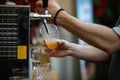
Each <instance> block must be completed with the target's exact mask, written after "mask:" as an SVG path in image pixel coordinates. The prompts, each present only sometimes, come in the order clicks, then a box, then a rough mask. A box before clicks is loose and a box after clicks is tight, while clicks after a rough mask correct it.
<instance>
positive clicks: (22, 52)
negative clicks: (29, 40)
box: [17, 45, 27, 59]
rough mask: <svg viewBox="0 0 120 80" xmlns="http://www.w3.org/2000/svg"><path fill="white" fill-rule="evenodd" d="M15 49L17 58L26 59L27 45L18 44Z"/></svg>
mask: <svg viewBox="0 0 120 80" xmlns="http://www.w3.org/2000/svg"><path fill="white" fill-rule="evenodd" d="M17 50H18V51H17V52H18V54H17V59H27V46H24V45H19V46H18V49H17Z"/></svg>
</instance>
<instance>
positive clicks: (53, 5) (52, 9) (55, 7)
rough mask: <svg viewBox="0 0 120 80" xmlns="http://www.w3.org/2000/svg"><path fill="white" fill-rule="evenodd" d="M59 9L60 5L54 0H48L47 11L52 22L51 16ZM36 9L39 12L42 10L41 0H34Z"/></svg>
mask: <svg viewBox="0 0 120 80" xmlns="http://www.w3.org/2000/svg"><path fill="white" fill-rule="evenodd" d="M59 9H60V6H59V5H58V4H57V3H56V2H55V1H54V0H48V12H49V14H51V15H52V18H51V20H50V21H51V22H53V18H54V16H55V14H56V12H57V11H58V10H59ZM36 10H37V12H38V13H39V14H42V13H43V12H44V8H43V3H42V0H38V1H37V2H36Z"/></svg>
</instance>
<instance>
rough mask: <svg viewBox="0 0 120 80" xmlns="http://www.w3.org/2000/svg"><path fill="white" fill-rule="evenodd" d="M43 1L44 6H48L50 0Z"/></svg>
mask: <svg viewBox="0 0 120 80" xmlns="http://www.w3.org/2000/svg"><path fill="white" fill-rule="evenodd" d="M42 2H43V7H44V8H47V7H48V0H42Z"/></svg>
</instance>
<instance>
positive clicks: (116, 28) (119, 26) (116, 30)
mask: <svg viewBox="0 0 120 80" xmlns="http://www.w3.org/2000/svg"><path fill="white" fill-rule="evenodd" d="M113 30H114V32H115V33H116V34H117V35H118V36H119V37H120V25H118V26H115V27H113Z"/></svg>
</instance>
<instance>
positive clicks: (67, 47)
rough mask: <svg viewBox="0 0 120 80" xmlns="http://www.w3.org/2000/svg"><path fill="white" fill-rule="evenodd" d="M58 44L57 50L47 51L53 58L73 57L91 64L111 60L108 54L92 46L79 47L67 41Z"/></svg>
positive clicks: (60, 41)
mask: <svg viewBox="0 0 120 80" xmlns="http://www.w3.org/2000/svg"><path fill="white" fill-rule="evenodd" d="M58 43H59V46H58V47H57V48H56V49H46V52H47V53H48V54H49V55H50V56H51V57H65V56H73V57H76V58H80V59H83V60H86V61H91V62H101V61H105V60H107V59H109V58H110V55H109V54H107V52H105V51H103V50H100V49H98V48H95V47H92V46H83V45H78V44H74V43H69V42H67V41H65V40H59V41H58Z"/></svg>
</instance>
